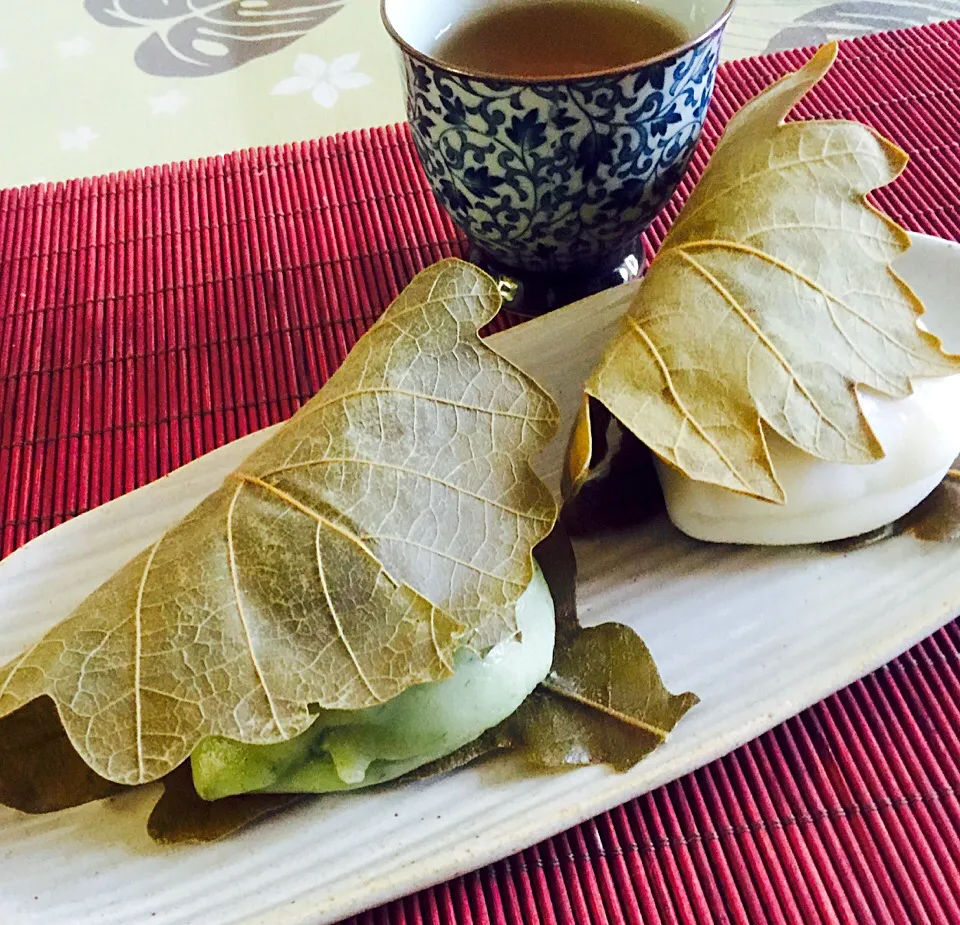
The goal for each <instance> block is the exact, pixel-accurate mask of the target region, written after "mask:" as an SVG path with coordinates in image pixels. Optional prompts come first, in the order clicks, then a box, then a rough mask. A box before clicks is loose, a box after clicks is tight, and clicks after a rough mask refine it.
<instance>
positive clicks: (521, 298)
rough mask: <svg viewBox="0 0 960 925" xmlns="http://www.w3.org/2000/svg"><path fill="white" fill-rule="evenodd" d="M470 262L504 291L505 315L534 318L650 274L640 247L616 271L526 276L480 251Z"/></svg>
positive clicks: (473, 253) (471, 254)
mask: <svg viewBox="0 0 960 925" xmlns="http://www.w3.org/2000/svg"><path fill="white" fill-rule="evenodd" d="M467 259H468V260H469V261H470V262H471V263H474V264H476V265H477V266H478V267H480V268H482V269H483V270H485V271H486V272H487V273H489V274H490V275H491V276H492V277H493V278H494V279H495V280H496V281H497V284H498V286H499V287H500V295H501V296H502V297H503V308H504V310H505V311H508V312H512V313H514V314H517V315H525V316H528V317H534V316H536V315H545V314H546V313H547V312H552V311H553V310H554V309H557V308H562V307H563V306H564V305H570V304H571V303H573V302H577V301H579V300H580V299H585V298H586V297H587V296H591V295H594V294H596V293H598V292H602V291H603V290H604V289H610V288H611V287H613V286H619V285H620V284H621V283H628V282H630V280H633V279H636V278H637V277H639V276H642V275H643V273H644V272H645V271H646V268H647V266H646V257H645V256H644V253H643V249H642V247H640V246H639V244H638V245H637V248H636V249H635V250H634V251H631V252H630V253H629V254H627V255H626V256H625V257H623V259H622V260H621V261H620V262H619V263H618V264H617V265H616V266H614V267H607V268H605V269H602V270H597V271H589V270H588V271H578V272H575V273H523V272H520V271H518V270H515V269H512V268H509V267H504V266H501V265H500V264H498V263H497V262H496V261H494V260H492V259H491V258H490V257H489V256H487V254H485V253H484V252H483V251H481V250H480V249H479V248H477V247H471V248H470V252H469V254H468V256H467Z"/></svg>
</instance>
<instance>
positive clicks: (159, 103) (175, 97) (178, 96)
mask: <svg viewBox="0 0 960 925" xmlns="http://www.w3.org/2000/svg"><path fill="white" fill-rule="evenodd" d="M186 102H187V98H186V97H185V96H184V95H183V94H182V93H181V92H180V91H179V90H168V91H167V92H166V93H164V94H163V96H152V97H150V111H151V112H152V113H153V114H154V115H155V116H159V115H164V114H167V113H170V114H172V113H176V112H179V111H180V110H181V109H183V107H184V106H185V105H186Z"/></svg>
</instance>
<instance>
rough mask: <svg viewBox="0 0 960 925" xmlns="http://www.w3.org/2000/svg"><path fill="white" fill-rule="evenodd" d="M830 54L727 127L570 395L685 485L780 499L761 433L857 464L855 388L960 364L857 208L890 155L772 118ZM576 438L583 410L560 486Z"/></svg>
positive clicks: (844, 132)
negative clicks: (928, 327) (612, 421)
mask: <svg viewBox="0 0 960 925" xmlns="http://www.w3.org/2000/svg"><path fill="white" fill-rule="evenodd" d="M835 56H836V46H835V45H829V46H826V47H824V48H822V49H821V50H820V51H819V52H818V53H817V54H816V55H815V56H814V57H813V58H812V59H811V60H810V62H809V63H808V64H807V65H805V66H804V67H803V68H801V69H800V70H799V71H796V72H795V73H792V74H789V75H787V76H786V77H785V78H783V79H782V80H781V81H779V82H778V83H776V84H775V85H773V86H772V87H771V88H769V89H768V90H766V91H765V92H764V93H762V94H760V95H759V96H758V97H756V98H755V99H754V100H752V101H751V102H749V103H747V105H746V106H744V107H743V109H742V110H741V111H740V112H739V113H738V114H737V115H735V116H734V117H733V119H732V120H731V122H730V124H729V126H728V128H727V131H726V133H725V134H724V136H723V138H722V139H721V141H720V143H719V144H718V145H717V148H716V151H715V152H714V155H713V158H712V159H711V162H710V164H709V166H708V168H707V170H706V171H705V173H704V175H703V178H702V179H701V181H700V184H699V186H698V187H697V188H696V190H695V191H694V192H693V194H692V195H691V196H690V199H689V201H688V202H687V203H686V206H685V207H684V209H683V210H682V212H681V213H680V216H679V217H678V219H677V221H676V223H675V224H674V226H673V228H672V229H671V231H670V233H669V234H668V236H667V238H666V240H665V241H664V244H663V247H662V249H661V251H660V253H659V255H658V256H657V258H656V260H655V261H654V263H653V264H652V266H651V268H650V270H649V272H648V274H647V278H646V280H645V281H644V283H643V285H642V286H641V288H640V290H639V292H638V295H637V298H636V301H635V302H634V304H633V305H632V306H631V308H630V310H629V311H628V313H627V315H626V316H625V321H624V326H623V329H622V331H621V333H620V335H619V336H618V337H617V339H615V340H614V342H613V343H612V344H611V345H610V347H609V348H608V350H607V352H606V354H605V356H604V357H603V359H602V360H601V362H600V365H599V366H598V367H597V369H596V370H595V372H594V374H593V375H592V377H591V378H590V380H589V381H588V383H587V386H586V392H587V394H588V395H589V396H592V397H593V398H595V399H597V400H599V401H600V402H602V403H603V404H604V405H605V406H606V407H607V408H608V409H609V410H610V411H611V412H612V413H613V414H614V416H615V417H617V418H618V419H619V420H620V421H621V422H622V423H623V424H625V425H626V426H627V427H628V428H629V429H630V430H631V431H632V432H633V433H634V434H635V435H636V436H637V437H638V438H639V439H640V440H641V441H643V442H644V443H645V444H646V445H647V446H649V447H650V448H651V449H652V450H653V451H654V452H655V453H656V454H657V455H658V456H660V457H661V458H662V459H663V460H664V461H666V462H667V463H669V464H671V465H673V466H675V467H676V468H678V469H680V470H681V471H683V472H684V473H685V474H686V475H688V476H689V477H690V478H692V479H695V480H698V481H703V482H711V483H714V484H716V485H720V486H722V487H724V488H729V489H733V490H735V491H739V492H742V493H745V494H749V495H754V496H756V497H758V498H763V499H766V500H769V501H774V502H779V503H782V502H784V501H785V500H786V499H785V497H784V493H783V490H782V488H781V486H780V485H779V483H778V481H777V477H776V473H775V472H774V469H773V466H772V463H771V460H770V456H769V454H768V451H767V445H766V440H765V438H764V428H765V427H770V428H772V429H773V430H774V431H776V432H777V433H779V434H780V435H781V436H783V437H784V438H785V439H786V440H788V441H789V442H791V443H793V444H794V445H795V446H797V447H799V448H800V449H801V450H804V451H805V452H807V453H809V454H811V455H812V456H815V457H817V458H819V459H824V460H829V461H833V462H842V463H869V462H871V461H874V460H876V459H879V458H882V456H883V449H882V448H881V447H880V445H879V444H878V442H877V439H876V438H875V436H874V434H873V433H872V432H871V430H870V427H869V424H868V423H867V421H866V419H865V417H864V415H863V412H862V410H861V408H860V403H859V399H858V397H857V391H856V389H857V386H866V387H869V388H872V389H875V390H876V391H878V392H881V393H882V394H884V395H888V396H891V397H903V396H906V395H908V394H910V392H911V389H912V386H911V379H912V378H914V377H923V376H942V375H948V374H952V373H955V372H956V371H957V370H958V369H960V359H958V358H956V357H949V356H947V355H945V354H944V353H943V352H942V351H941V349H940V343H939V341H938V340H937V339H936V338H935V337H933V336H932V335H930V334H928V333H926V332H924V331H922V330H921V329H920V328H918V326H917V319H918V317H919V316H920V315H921V314H922V313H923V308H922V306H921V304H920V302H919V301H918V299H917V298H916V297H915V296H914V294H913V293H912V292H911V291H910V289H909V288H908V287H907V285H906V284H905V283H904V282H903V281H902V280H900V279H899V278H898V277H897V276H896V275H895V274H894V273H893V272H892V270H891V269H890V264H891V262H892V261H893V260H895V259H896V258H897V257H898V256H899V255H900V254H901V253H903V252H904V251H905V250H906V249H907V247H908V246H909V240H908V238H907V235H906V233H905V232H904V231H903V230H902V229H900V228H899V227H898V226H897V225H895V224H894V223H893V222H892V221H891V220H890V219H888V218H887V217H885V216H883V215H881V214H880V213H878V212H877V211H876V210H875V209H873V208H872V207H871V206H870V205H869V204H868V203H867V202H866V199H865V196H866V194H867V193H869V192H870V191H871V190H873V189H876V188H877V187H880V186H883V185H885V184H887V183H889V182H891V181H892V180H893V179H894V178H895V177H896V176H897V175H898V174H899V173H900V172H901V171H902V170H903V168H904V166H905V164H906V161H907V157H906V155H905V154H904V153H903V152H902V151H901V150H900V149H899V148H897V147H895V146H894V145H892V144H891V143H889V142H888V141H886V140H884V139H883V138H881V137H879V136H878V135H877V134H876V133H874V132H873V131H872V130H870V129H869V128H867V127H865V126H863V125H859V124H857V123H854V122H845V121H829V122H827V121H813V122H791V123H785V122H784V121H783V120H784V119H785V118H786V116H787V114H788V113H789V112H790V110H791V109H792V108H793V107H794V106H795V105H796V104H797V103H798V102H799V101H800V100H801V99H802V97H803V96H804V95H805V94H806V93H807V92H808V91H809V90H810V88H811V87H813V86H814V84H816V83H817V81H819V80H820V79H821V78H822V77H823V75H824V74H825V73H826V72H827V71H828V70H829V68H830V66H831V64H832V63H833V60H834V58H835ZM761 422H762V423H761ZM588 429H589V416H588V415H587V414H583V415H581V419H580V422H579V425H578V430H577V433H576V434H575V437H574V439H573V440H572V442H571V447H570V452H569V455H568V473H567V480H568V483H570V484H571V485H572V486H573V488H574V490H575V489H576V488H577V487H578V486H579V484H580V483H581V482H582V480H583V478H584V476H585V474H586V471H587V469H588V467H589V459H588V455H589V451H590V446H591V441H590V439H589V434H588V433H587V432H586V431H588Z"/></svg>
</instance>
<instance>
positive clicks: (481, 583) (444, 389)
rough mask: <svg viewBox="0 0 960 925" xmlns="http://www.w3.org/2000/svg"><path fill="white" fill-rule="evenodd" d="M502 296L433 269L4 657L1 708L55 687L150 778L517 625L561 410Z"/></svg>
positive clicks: (84, 746)
mask: <svg viewBox="0 0 960 925" xmlns="http://www.w3.org/2000/svg"><path fill="white" fill-rule="evenodd" d="M499 304H500V300H499V296H498V295H497V290H496V285H495V283H494V282H493V280H491V279H490V278H489V277H487V276H486V275H484V274H483V273H481V272H480V271H479V270H477V269H475V268H474V267H471V266H469V265H468V264H465V263H462V262H460V261H452V260H451V261H444V262H443V263H440V264H438V265H436V266H435V267H433V268H431V269H429V270H427V271H425V272H424V273H422V274H420V276H418V277H417V278H416V279H415V280H414V281H413V283H412V284H411V285H410V286H409V287H408V289H407V290H406V291H405V292H404V293H403V294H402V295H401V296H400V297H399V298H398V299H397V301H396V302H395V303H394V304H393V305H392V306H391V307H390V308H389V309H388V310H387V311H386V312H385V313H384V315H383V316H382V318H381V319H380V320H379V321H378V322H377V323H376V324H375V325H374V326H373V328H372V329H371V330H370V331H369V332H368V333H367V334H366V335H365V336H364V337H363V338H361V340H360V341H359V342H358V343H357V345H356V347H355V348H354V350H353V351H352V352H351V354H350V356H349V357H348V358H347V360H346V361H345V363H344V364H343V366H342V367H341V369H340V370H339V371H338V372H337V373H336V374H335V375H334V376H333V377H332V378H331V379H330V380H329V382H328V383H327V384H326V385H325V386H324V388H323V389H322V390H321V392H320V393H319V394H318V395H317V396H315V397H314V398H313V399H312V400H311V401H309V402H308V403H307V404H306V405H304V406H303V408H301V409H300V411H299V412H298V413H297V414H296V415H295V416H294V417H293V418H291V420H290V421H289V422H288V423H287V424H286V425H285V426H284V427H283V428H282V429H281V430H280V431H279V432H278V433H277V434H276V435H275V436H274V437H273V438H272V439H270V440H269V441H268V442H267V443H265V444H264V445H263V446H262V447H261V448H260V449H259V450H258V451H257V452H256V453H254V454H253V455H252V456H251V457H249V458H248V459H247V460H246V461H245V463H244V464H243V465H242V466H241V467H240V468H239V469H238V471H237V472H235V473H234V474H233V475H232V476H230V477H229V478H227V480H226V482H225V483H224V485H223V486H222V487H221V488H220V489H219V491H217V492H216V493H215V494H213V495H211V496H210V497H209V498H207V499H206V500H205V501H204V502H202V503H201V504H200V505H199V506H198V507H197V508H196V509H194V510H193V511H192V512H191V513H190V514H189V515H188V516H187V517H186V518H185V519H184V520H183V521H182V522H181V523H179V524H177V525H176V526H175V527H173V528H172V529H171V530H170V531H168V532H167V534H166V535H165V536H163V537H162V538H161V539H160V540H159V541H158V542H157V543H156V545H154V546H153V547H152V548H150V549H147V550H144V551H143V552H142V553H141V554H140V555H139V556H138V557H137V558H135V559H134V560H133V561H132V562H130V563H129V564H128V565H127V566H125V567H124V568H123V569H121V570H120V571H119V572H118V573H117V574H116V575H114V576H113V577H112V578H111V579H109V580H108V581H107V582H106V583H105V584H104V585H102V586H101V587H100V588H99V589H98V590H97V591H95V592H94V593H93V594H92V595H91V596H90V597H89V598H88V599H87V600H86V601H84V602H83V603H82V604H81V605H80V606H79V607H78V608H77V610H76V611H74V613H72V614H70V615H69V616H68V617H67V618H66V619H65V620H64V621H63V622H62V623H61V624H59V625H58V626H56V627H55V628H54V629H52V630H51V631H50V632H49V633H48V634H47V635H46V636H45V637H43V639H41V640H40V641H39V642H38V643H37V644H36V645H35V646H33V648H31V649H29V650H28V651H26V652H25V653H23V654H22V655H21V656H20V657H19V658H17V659H15V660H14V661H13V662H12V663H11V664H10V665H8V666H6V667H5V668H3V669H0V717H5V716H7V715H9V714H13V713H14V712H15V711H17V710H18V708H20V707H22V706H23V705H25V704H27V703H29V702H30V701H32V700H34V699H36V698H38V697H41V696H43V695H49V697H50V698H51V699H52V700H53V701H54V702H55V704H56V707H57V711H58V713H59V716H60V720H61V722H62V724H63V727H64V729H65V731H66V734H67V736H68V737H69V739H70V742H71V744H72V745H73V748H74V749H75V750H76V751H77V753H78V754H79V755H80V757H81V758H82V759H83V761H84V762H85V763H86V764H87V765H88V766H89V767H90V768H91V769H93V771H95V772H96V774H97V775H99V776H100V777H101V778H105V779H106V780H108V781H114V782H117V783H121V784H138V783H144V782H146V781H150V780H155V779H157V778H159V777H162V776H163V775H165V774H167V773H168V772H169V771H171V770H172V769H174V768H175V767H177V766H178V765H179V764H180V763H181V762H183V761H184V760H185V759H186V758H187V757H188V756H189V754H190V752H191V751H192V749H193V748H194V747H195V746H196V744H197V743H198V742H199V741H200V739H202V738H204V737H205V736H212V735H220V736H226V737H229V738H233V739H237V740H239V741H242V742H251V743H254V742H255V743H269V742H277V741H281V740H284V739H287V738H290V737H292V736H294V735H297V734H298V733H300V732H302V731H303V730H304V729H305V728H307V726H309V725H310V723H311V720H312V715H311V712H310V709H309V708H310V706H311V705H312V704H319V705H320V706H322V707H325V708H342V709H357V708H361V707H365V706H370V705H372V704H375V703H379V702H382V701H385V700H389V699H390V698H392V697H395V696H396V695H397V694H399V693H400V692H402V691H403V690H404V689H406V688H407V687H409V686H411V685H413V684H417V683H421V682H425V681H429V680H435V679H438V678H441V677H444V676H446V675H447V674H449V672H450V659H451V656H452V654H453V652H454V651H455V649H456V648H458V647H459V646H460V645H463V644H466V645H471V646H473V647H475V648H477V649H484V648H486V647H488V646H490V645H493V644H495V643H496V642H498V641H499V640H501V639H503V638H506V637H508V636H509V635H511V634H513V633H514V632H515V631H516V624H515V620H514V606H515V603H516V600H517V598H518V597H519V595H520V594H521V593H522V591H523V590H524V588H525V587H526V585H527V584H528V583H529V581H530V578H531V575H532V559H531V554H532V549H533V547H534V546H535V545H536V544H537V543H538V542H539V541H540V540H541V539H543V538H544V537H545V536H546V535H547V534H548V533H549V532H550V530H551V528H552V526H553V524H554V521H555V519H556V507H555V503H554V501H553V498H552V496H551V495H550V493H549V491H548V489H547V488H546V486H545V485H544V484H543V483H542V482H541V481H540V480H539V478H537V477H536V475H535V474H534V472H533V469H532V468H531V466H530V460H531V458H532V457H533V456H534V455H535V454H536V453H537V452H538V451H539V450H540V449H541V448H542V447H543V446H544V445H545V444H546V443H547V442H548V441H549V440H550V439H551V438H552V437H553V435H554V434H555V432H556V429H557V424H558V413H557V408H556V406H555V404H554V403H553V401H552V400H551V399H550V398H549V396H547V395H546V394H545V393H544V392H543V391H542V390H541V389H540V388H539V387H538V386H537V385H536V384H535V383H534V382H532V381H531V380H530V379H528V378H527V377H526V376H525V375H524V374H523V373H522V372H521V371H520V370H518V369H517V368H516V367H514V366H512V365H511V364H510V363H508V362H507V361H506V360H505V359H503V358H502V357H500V356H499V355H498V354H496V353H495V352H494V351H493V350H491V349H490V348H489V347H487V346H486V345H485V344H484V342H483V341H482V340H481V339H480V337H479V336H478V333H477V332H478V330H479V329H480V328H481V327H482V326H483V325H484V324H486V323H487V322H488V321H489V320H490V319H491V318H492V317H493V316H494V315H495V314H496V312H497V310H498V308H499ZM54 580H55V579H54ZM6 725H8V723H7V721H6V720H3V719H0V735H3V734H4V732H3V730H4V728H6ZM3 774H4V769H3V768H0V777H2V776H3ZM0 792H2V787H0Z"/></svg>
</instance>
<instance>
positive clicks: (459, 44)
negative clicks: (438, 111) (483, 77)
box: [435, 0, 690, 78]
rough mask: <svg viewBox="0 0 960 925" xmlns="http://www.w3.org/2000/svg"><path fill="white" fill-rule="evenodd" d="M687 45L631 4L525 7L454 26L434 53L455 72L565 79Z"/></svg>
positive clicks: (572, 2)
mask: <svg viewBox="0 0 960 925" xmlns="http://www.w3.org/2000/svg"><path fill="white" fill-rule="evenodd" d="M689 39H690V34H689V32H688V31H687V30H686V29H685V28H684V27H683V26H682V25H681V24H680V23H678V22H677V21H676V20H673V19H671V18H670V17H669V16H666V15H665V14H663V13H660V12H658V11H657V10H653V9H651V8H650V7H647V6H645V5H644V4H643V3H640V2H636V0H535V2H530V0H526V2H508V3H502V4H498V5H496V6H493V7H490V8H488V9H485V10H483V11H481V12H480V13H479V14H477V15H474V16H472V17H469V18H467V19H465V20H463V21H462V22H459V23H456V24H455V25H454V26H453V27H452V28H451V29H450V31H449V32H448V33H447V34H446V35H444V36H443V38H442V39H441V40H440V43H439V44H438V46H437V49H436V52H435V54H436V57H437V58H439V59H440V60H441V61H443V62H444V63H446V64H449V65H450V66H452V67H454V68H456V69H458V70H461V71H467V72H481V73H485V74H497V75H502V76H504V77H521V78H539V77H543V78H549V77H569V76H577V75H581V74H590V73H593V72H595V71H604V70H607V69H610V68H618V67H624V66H627V65H630V64H635V63H637V62H639V61H646V60H648V59H650V58H656V57H658V56H659V55H662V54H664V53H666V52H668V51H671V50H673V49H675V48H679V47H680V46H681V45H683V44H685V43H686V42H687V41H689Z"/></svg>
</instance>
